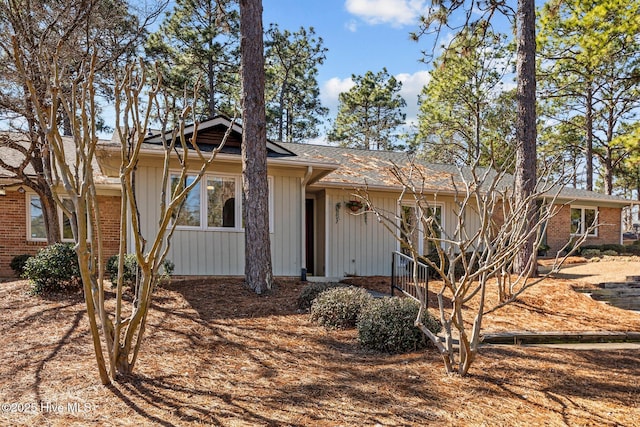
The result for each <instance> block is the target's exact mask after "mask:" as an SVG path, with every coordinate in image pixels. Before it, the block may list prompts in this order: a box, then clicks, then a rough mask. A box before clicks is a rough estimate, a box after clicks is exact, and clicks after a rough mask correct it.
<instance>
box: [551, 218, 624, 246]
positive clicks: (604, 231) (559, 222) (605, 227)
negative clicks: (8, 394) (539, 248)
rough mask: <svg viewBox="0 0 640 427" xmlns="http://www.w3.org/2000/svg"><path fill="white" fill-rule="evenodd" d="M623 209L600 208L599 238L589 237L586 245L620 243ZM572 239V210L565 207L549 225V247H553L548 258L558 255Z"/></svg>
mask: <svg viewBox="0 0 640 427" xmlns="http://www.w3.org/2000/svg"><path fill="white" fill-rule="evenodd" d="M621 212H622V209H621V208H603V207H600V208H598V223H599V224H600V226H599V227H598V232H597V234H598V235H597V236H594V237H588V238H587V240H586V242H585V243H584V244H585V245H602V244H605V243H615V244H618V243H620V232H621V230H620V227H621V221H620V218H621ZM570 237H571V208H570V207H569V206H563V207H562V208H560V210H559V211H558V213H557V215H556V216H554V217H553V218H551V219H550V220H549V223H548V225H547V245H549V246H550V247H551V249H549V252H548V253H547V255H548V256H555V255H556V253H557V252H558V251H559V250H560V249H562V247H563V246H564V245H565V244H566V243H567V242H568V241H569V239H570Z"/></svg>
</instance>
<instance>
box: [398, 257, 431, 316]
mask: <svg viewBox="0 0 640 427" xmlns="http://www.w3.org/2000/svg"><path fill="white" fill-rule="evenodd" d="M413 266H414V261H413V258H411V257H410V256H407V255H405V254H403V253H400V252H393V255H392V258H391V295H393V293H394V290H395V289H397V290H399V291H400V292H402V293H403V294H405V295H407V296H409V297H411V298H413V299H415V300H416V301H418V302H419V303H425V306H427V307H428V296H427V295H428V291H429V267H428V266H427V265H426V264H423V263H421V262H418V265H417V268H418V271H417V280H414V277H413ZM418 286H419V287H420V288H421V289H420V290H421V291H422V292H421V294H422V297H423V298H424V301H421V300H420V294H419V293H418V290H417V289H416V287H418Z"/></svg>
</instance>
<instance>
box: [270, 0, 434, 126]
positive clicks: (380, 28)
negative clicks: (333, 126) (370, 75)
mask: <svg viewBox="0 0 640 427" xmlns="http://www.w3.org/2000/svg"><path fill="white" fill-rule="evenodd" d="M430 3H431V2H430V1H423V0H325V1H314V0H263V1H262V5H263V23H264V27H265V28H268V26H269V24H270V23H272V22H273V23H277V24H278V25H279V26H280V28H281V29H287V30H290V31H296V30H298V29H299V28H300V27H301V26H303V27H305V28H308V27H314V29H315V31H316V35H317V36H319V37H322V39H323V42H324V43H323V44H324V47H326V48H327V49H328V52H327V58H326V61H325V63H324V64H323V65H322V66H320V68H319V76H318V80H319V84H320V89H321V100H322V103H323V105H324V106H326V107H329V108H330V110H331V113H330V117H335V114H336V112H337V104H338V94H339V93H340V92H342V91H345V90H348V89H349V87H351V85H352V81H351V75H352V74H355V75H363V74H364V73H366V72H367V71H373V72H374V73H377V72H378V71H381V70H382V68H383V67H386V68H387V71H388V72H389V74H391V75H394V76H396V78H398V79H399V80H400V81H401V82H402V83H403V88H402V92H401V94H402V96H403V97H404V99H405V101H406V102H407V109H406V113H407V120H408V121H411V120H412V119H414V118H415V116H416V112H417V96H418V94H419V93H420V90H421V89H422V87H423V86H424V85H425V84H426V83H427V81H428V78H429V77H428V72H427V70H428V66H427V64H424V63H422V62H420V59H421V58H422V54H421V50H425V49H428V48H430V46H429V45H428V44H427V42H426V41H421V42H420V43H416V42H414V41H412V40H411V39H410V38H409V33H411V32H412V31H415V30H416V29H417V28H418V18H419V16H420V15H421V14H423V13H424V11H425V8H426V7H427V5H428V4H430Z"/></svg>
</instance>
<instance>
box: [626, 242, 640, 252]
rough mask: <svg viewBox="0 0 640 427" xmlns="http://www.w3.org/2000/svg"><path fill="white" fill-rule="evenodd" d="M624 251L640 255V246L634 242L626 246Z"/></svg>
mask: <svg viewBox="0 0 640 427" xmlns="http://www.w3.org/2000/svg"><path fill="white" fill-rule="evenodd" d="M624 252H625V253H627V254H631V255H640V246H639V245H636V244H635V242H634V244H632V245H628V246H625V248H624Z"/></svg>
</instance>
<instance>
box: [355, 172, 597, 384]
mask: <svg viewBox="0 0 640 427" xmlns="http://www.w3.org/2000/svg"><path fill="white" fill-rule="evenodd" d="M511 161H512V162H513V161H515V160H514V159H512V160H511ZM489 166H492V165H489ZM504 169H509V168H504ZM391 172H392V174H393V176H394V177H395V180H396V182H397V184H399V185H400V186H401V188H402V190H403V191H402V192H401V194H400V196H399V197H398V199H397V208H396V210H395V211H391V212H390V211H386V210H384V209H382V208H380V207H378V206H376V205H375V204H374V203H373V198H370V197H369V195H368V194H367V193H362V194H361V195H360V196H361V197H362V198H363V199H364V200H365V201H366V202H367V205H368V207H369V208H370V210H371V211H373V214H374V215H376V216H377V218H378V219H379V221H380V222H381V223H382V224H383V226H384V227H385V228H387V230H388V231H389V232H390V233H392V234H393V236H394V237H395V238H396V239H397V240H398V241H399V243H400V245H401V246H402V247H403V248H404V249H405V251H406V252H407V253H408V254H409V256H410V257H411V258H412V259H413V263H410V264H408V265H410V266H413V270H412V271H410V272H409V273H410V274H412V280H411V281H410V282H409V283H407V284H406V285H408V286H411V289H408V290H410V291H412V292H410V293H411V294H412V295H413V296H414V297H416V299H417V300H418V301H419V303H420V311H419V313H418V315H417V316H416V326H418V327H419V328H420V329H421V330H422V331H423V333H424V334H425V335H426V337H427V338H428V339H429V340H430V341H431V342H432V343H433V344H434V346H435V347H436V349H437V351H438V353H439V354H440V356H441V357H442V360H443V362H444V366H445V371H446V372H447V373H449V374H457V375H460V376H464V375H466V374H467V373H468V372H469V369H470V368H471V366H472V365H473V362H474V361H475V359H476V357H477V355H478V354H479V352H480V349H481V345H480V344H481V337H482V322H483V318H484V316H485V315H486V314H488V313H491V312H492V311H495V310H498V309H500V308H501V307H503V306H505V305H507V304H510V303H512V302H513V301H515V300H516V298H517V297H518V296H520V295H521V294H522V293H523V292H525V291H526V290H527V289H528V288H530V287H531V286H534V285H535V284H536V283H539V282H540V281H541V280H542V279H543V278H544V277H547V276H548V274H551V273H552V272H555V271H557V269H558V268H559V267H560V266H561V265H562V263H563V262H564V261H565V260H566V257H568V256H569V255H570V254H571V253H572V250H575V249H576V248H577V247H578V246H579V245H580V244H582V242H584V240H585V239H586V236H587V234H588V232H586V233H585V234H583V235H581V236H576V237H575V240H573V241H569V242H567V244H566V246H565V248H563V251H561V252H558V255H557V256H556V259H555V262H554V263H553V265H552V267H551V268H550V272H549V273H548V274H546V275H545V276H544V277H538V278H533V279H532V278H530V277H529V274H527V273H528V272H529V271H530V270H531V269H532V268H533V267H532V266H533V265H535V264H536V259H535V257H530V258H527V260H526V262H527V264H526V265H525V266H524V268H523V270H522V272H521V273H513V270H514V269H513V267H514V264H515V263H516V262H518V261H517V259H518V253H519V251H520V248H521V247H522V246H523V245H525V244H526V242H528V241H530V240H532V241H533V242H534V244H535V245H536V246H537V245H539V244H541V243H542V241H543V238H544V228H545V224H546V223H547V222H548V221H549V220H550V219H551V218H553V216H554V215H555V214H556V213H557V212H558V211H559V209H561V208H562V207H564V206H563V205H561V204H560V203H558V202H557V200H558V195H559V190H560V188H561V187H562V184H563V183H564V181H563V180H560V182H558V181H557V180H556V179H555V178H551V177H550V176H549V175H548V174H546V173H545V174H543V175H541V178H540V179H538V180H537V181H536V184H537V185H536V187H535V188H536V189H535V191H534V192H532V193H531V194H529V195H528V196H527V197H517V196H516V194H515V192H516V191H518V190H517V188H516V187H515V186H514V181H513V178H512V176H510V175H509V174H507V173H506V172H505V171H504V170H503V171H497V170H496V169H494V168H491V167H479V166H478V164H477V163H475V164H473V165H471V166H469V167H460V168H459V170H458V172H457V173H453V174H452V175H451V177H450V179H451V182H453V183H455V186H456V192H455V194H454V196H453V199H454V200H453V204H452V205H453V209H452V212H450V213H449V214H448V218H449V220H452V222H453V224H452V223H449V224H448V226H447V227H446V228H445V227H444V226H443V225H444V224H443V221H442V216H441V215H438V213H437V212H438V210H437V208H436V206H437V203H438V196H437V195H435V196H434V195H433V194H429V193H428V192H427V191H425V188H428V183H429V182H430V180H431V179H432V178H431V177H430V176H429V173H430V171H429V170H426V169H425V168H424V167H423V166H422V165H420V164H419V163H411V164H410V165H408V166H402V167H400V166H396V167H393V168H392V170H391ZM556 184H559V185H556ZM542 200H544V201H545V202H544V203H540V202H541V201H542ZM408 204H411V206H412V208H411V209H412V215H411V216H405V215H402V214H399V212H400V213H401V212H403V207H405V206H407V205H408ZM530 204H533V205H534V206H535V210H534V213H535V216H534V218H535V220H534V221H533V222H530V220H529V216H530V209H529V205H530ZM589 230H593V226H591V227H590V228H589V229H588V230H587V231H589ZM421 241H422V242H423V245H420V242H421ZM420 246H422V248H421V247H420ZM569 246H571V248H570V247H569ZM426 248H428V250H429V252H430V253H429V256H424V255H425V249H426ZM419 263H422V264H423V265H428V267H429V269H430V270H431V273H432V275H433V276H435V277H436V285H435V286H434V285H433V284H430V286H429V291H430V292H433V293H435V294H436V297H437V301H438V305H437V308H436V311H437V313H435V316H436V317H438V318H439V320H440V322H441V323H442V326H443V328H442V329H443V333H442V334H441V335H440V336H437V335H435V334H433V333H432V332H431V331H430V330H429V329H428V328H427V327H426V325H424V324H423V323H422V320H423V313H424V312H425V311H426V310H428V309H429V307H428V300H429V299H428V298H427V295H426V292H427V288H426V287H425V282H424V275H422V274H421V273H420V271H419ZM491 287H494V289H495V292H491V293H488V292H487V290H488V289H490V288H491ZM490 294H495V295H497V296H498V297H497V298H496V299H490V298H489V295H490Z"/></svg>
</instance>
